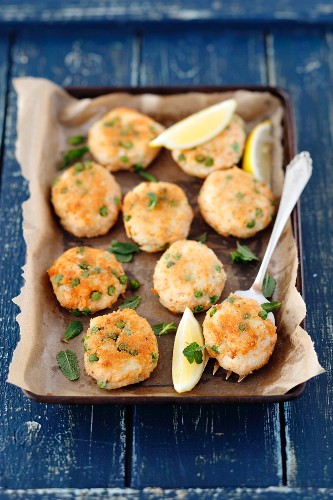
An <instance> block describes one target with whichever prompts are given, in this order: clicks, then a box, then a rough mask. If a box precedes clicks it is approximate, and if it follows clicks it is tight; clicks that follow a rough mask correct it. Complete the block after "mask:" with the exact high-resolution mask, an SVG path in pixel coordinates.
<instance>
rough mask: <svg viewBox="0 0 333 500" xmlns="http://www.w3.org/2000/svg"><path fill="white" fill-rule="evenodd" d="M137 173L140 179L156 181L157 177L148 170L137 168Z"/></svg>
mask: <svg viewBox="0 0 333 500" xmlns="http://www.w3.org/2000/svg"><path fill="white" fill-rule="evenodd" d="M137 173H138V174H139V175H140V177H142V179H145V180H146V181H148V182H158V179H156V177H155V175H153V174H151V173H149V172H145V171H144V170H139V171H138V172H137Z"/></svg>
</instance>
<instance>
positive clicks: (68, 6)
mask: <svg viewBox="0 0 333 500" xmlns="http://www.w3.org/2000/svg"><path fill="white" fill-rule="evenodd" d="M332 20H333V8H332V3H331V1H330V0H320V1H319V0H317V1H312V2H310V1H309V0H276V1H275V2H267V1H266V0H233V1H232V2H230V1H229V0H219V1H216V0H206V1H205V2H202V0H169V1H168V2H155V1H153V0H150V1H146V2H141V1H140V0H118V1H117V2H106V1H104V0H80V1H79V0H57V1H55V0H52V1H49V2H47V4H45V6H43V7H41V3H40V1H39V0H34V1H33V0H30V1H27V0H25V1H22V0H3V2H2V7H1V11H0V22H2V23H7V24H15V25H17V24H22V23H27V22H31V23H69V22H71V23H80V22H83V21H85V22H109V21H118V22H121V23H124V22H126V23H127V22H143V21H148V22H155V23H156V22H161V21H177V22H188V21H204V22H206V23H207V22H214V23H215V22H225V23H229V22H235V21H237V22H239V21H241V22H243V23H246V24H248V23H249V22H260V23H264V22H266V23H272V22H285V21H288V22H303V23H315V22H316V23H318V22H321V23H331V22H332Z"/></svg>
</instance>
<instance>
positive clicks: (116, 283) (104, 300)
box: [47, 247, 127, 314]
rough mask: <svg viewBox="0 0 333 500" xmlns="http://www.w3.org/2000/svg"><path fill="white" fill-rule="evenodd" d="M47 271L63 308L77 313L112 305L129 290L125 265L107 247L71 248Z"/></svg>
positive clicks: (89, 312) (91, 311)
mask: <svg viewBox="0 0 333 500" xmlns="http://www.w3.org/2000/svg"><path fill="white" fill-rule="evenodd" d="M47 272H48V275H49V277H50V280H51V283H52V286H53V291H54V293H55V295H56V297H57V299H58V301H59V302H60V304H61V305H62V307H65V308H66V309H69V310H71V311H72V312H76V313H77V314H79V313H82V314H92V313H94V312H96V311H100V310H102V309H105V308H106V307H111V306H112V305H113V304H114V303H115V302H116V301H117V299H118V297H119V295H120V294H123V293H125V290H126V284H127V277H126V275H125V273H124V270H123V268H122V266H121V265H120V264H119V262H117V260H116V258H115V257H114V255H112V254H111V253H109V252H107V251H105V250H97V249H94V248H89V247H74V248H70V249H69V250H67V251H66V252H64V253H63V254H62V255H60V257H58V259H57V260H56V261H55V262H54V263H53V264H52V266H51V267H50V269H48V271H47Z"/></svg>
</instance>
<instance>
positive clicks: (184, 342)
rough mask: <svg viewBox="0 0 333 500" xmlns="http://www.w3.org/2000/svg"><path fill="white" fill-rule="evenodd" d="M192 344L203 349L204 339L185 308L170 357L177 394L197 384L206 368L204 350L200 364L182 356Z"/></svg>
mask: <svg viewBox="0 0 333 500" xmlns="http://www.w3.org/2000/svg"><path fill="white" fill-rule="evenodd" d="M193 342H196V343H197V344H198V345H199V346H200V347H203V346H204V345H205V344H204V338H203V335H202V331H201V327H200V325H199V323H198V321H197V320H196V319H195V317H194V316H193V313H192V311H191V310H190V309H189V308H188V307H187V308H186V309H185V311H184V313H183V316H182V319H181V320H180V323H179V326H178V329H177V332H176V336H175V343H174V346H173V355H172V381H173V386H174V388H175V390H176V391H177V392H187V391H190V390H191V389H193V387H194V386H195V385H196V384H197V383H198V382H199V380H200V378H201V375H202V373H203V371H204V368H205V366H206V360H207V353H206V349H203V351H201V352H202V363H200V364H198V363H197V362H196V361H193V363H190V362H189V361H188V360H187V358H186V357H185V356H184V354H183V350H184V349H185V348H186V347H188V346H189V345H190V344H192V343H193Z"/></svg>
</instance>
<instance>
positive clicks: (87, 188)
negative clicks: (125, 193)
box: [51, 161, 121, 238]
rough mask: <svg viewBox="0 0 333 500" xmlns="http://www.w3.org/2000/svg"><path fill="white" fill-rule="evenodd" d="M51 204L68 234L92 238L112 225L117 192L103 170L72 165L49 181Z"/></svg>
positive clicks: (84, 164) (85, 164)
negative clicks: (50, 185)
mask: <svg viewBox="0 0 333 500" xmlns="http://www.w3.org/2000/svg"><path fill="white" fill-rule="evenodd" d="M51 201H52V203H53V206H54V210H55V212H56V214H57V215H58V216H59V217H60V222H61V224H62V225H63V227H64V228H65V229H66V230H67V231H68V232H69V233H72V234H74V235H75V236H77V237H78V238H83V237H87V238H92V237H94V236H100V235H102V234H106V233H107V232H108V231H109V230H110V229H111V227H112V226H113V225H114V224H115V222H116V220H117V218H118V213H119V210H120V206H121V190H120V186H119V184H118V183H117V182H116V180H115V178H114V177H113V175H112V174H111V173H110V172H108V171H107V170H106V169H105V168H104V167H101V166H100V165H98V164H97V163H94V162H91V161H85V162H82V163H76V164H75V165H73V166H72V167H71V168H69V169H68V170H66V171H65V172H63V173H62V174H61V175H59V177H57V178H56V179H55V180H54V181H53V186H52V195H51Z"/></svg>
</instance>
